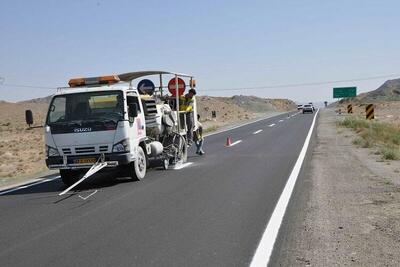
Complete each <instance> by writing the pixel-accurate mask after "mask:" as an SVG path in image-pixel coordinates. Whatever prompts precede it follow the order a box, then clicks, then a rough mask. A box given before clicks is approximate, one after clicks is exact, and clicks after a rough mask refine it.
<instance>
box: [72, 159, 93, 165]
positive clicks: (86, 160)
mask: <svg viewBox="0 0 400 267" xmlns="http://www.w3.org/2000/svg"><path fill="white" fill-rule="evenodd" d="M74 162H75V163H76V164H87V163H96V158H84V159H76V160H74Z"/></svg>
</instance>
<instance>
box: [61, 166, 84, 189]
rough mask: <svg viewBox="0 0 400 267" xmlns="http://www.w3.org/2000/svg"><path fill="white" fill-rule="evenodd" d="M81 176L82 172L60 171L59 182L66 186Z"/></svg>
mask: <svg viewBox="0 0 400 267" xmlns="http://www.w3.org/2000/svg"><path fill="white" fill-rule="evenodd" d="M81 174H82V172H80V171H76V170H63V169H62V170H60V176H61V180H62V181H63V183H64V184H65V185H66V186H70V185H73V184H74V183H76V182H77V181H78V180H79V179H80V178H81V176H80V175H81Z"/></svg>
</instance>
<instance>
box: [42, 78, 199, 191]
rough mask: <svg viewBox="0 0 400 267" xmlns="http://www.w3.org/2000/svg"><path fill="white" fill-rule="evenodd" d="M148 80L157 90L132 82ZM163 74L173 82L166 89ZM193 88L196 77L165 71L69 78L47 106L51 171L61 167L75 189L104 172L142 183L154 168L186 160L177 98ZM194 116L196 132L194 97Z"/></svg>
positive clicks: (184, 131) (183, 122)
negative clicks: (123, 174) (114, 171)
mask: <svg viewBox="0 0 400 267" xmlns="http://www.w3.org/2000/svg"><path fill="white" fill-rule="evenodd" d="M144 76H151V77H153V79H154V77H156V79H157V80H158V81H159V86H158V87H156V86H154V83H153V82H152V81H151V80H149V79H145V80H142V81H140V82H139V84H138V88H135V87H134V86H133V81H134V80H136V79H138V78H142V77H144ZM165 76H170V77H171V78H172V79H171V80H170V81H169V83H168V86H165V85H163V78H164V77H165ZM185 80H186V82H185ZM186 83H188V85H186ZM194 86H195V80H194V79H193V76H191V75H185V74H179V73H173V72H166V71H140V72H130V73H124V74H120V75H111V76H102V77H92V78H77V79H71V80H70V81H69V87H66V88H58V89H57V93H56V94H55V95H54V96H53V98H52V100H51V103H50V106H49V110H48V114H47V119H46V123H45V143H46V164H47V166H48V168H50V169H59V170H60V175H61V179H62V181H63V182H64V183H65V184H66V185H69V186H71V185H74V184H76V183H78V182H79V181H80V180H82V177H83V179H84V178H85V177H88V176H90V175H91V174H92V173H94V172H97V171H99V170H100V169H102V168H122V169H123V170H125V171H126V173H127V174H128V175H129V176H130V177H132V178H133V179H136V180H140V179H143V178H144V177H145V175H146V169H147V168H148V167H150V166H162V167H164V169H167V168H168V165H169V164H177V163H182V162H185V161H186V160H187V148H188V144H187V137H186V135H187V126H186V118H185V116H187V115H188V114H187V113H186V112H183V111H179V108H178V107H179V96H180V95H182V94H184V91H185V89H186V88H187V87H190V88H193V87H194ZM166 88H168V90H169V92H170V93H171V95H166V92H167V91H166V90H165V89H166ZM177 88H178V90H176V89H177ZM193 113H194V114H192V115H194V116H193V119H194V125H195V126H194V127H195V128H196V125H197V115H196V114H197V110H196V101H195V99H194V108H193Z"/></svg>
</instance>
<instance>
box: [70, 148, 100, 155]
mask: <svg viewBox="0 0 400 267" xmlns="http://www.w3.org/2000/svg"><path fill="white" fill-rule="evenodd" d="M95 151H96V150H95V148H94V146H87V147H76V148H75V153H76V154H84V153H94V152H95Z"/></svg>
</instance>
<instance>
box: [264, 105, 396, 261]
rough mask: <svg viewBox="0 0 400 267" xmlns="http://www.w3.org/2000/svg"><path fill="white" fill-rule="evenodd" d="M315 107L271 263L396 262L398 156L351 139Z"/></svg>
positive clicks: (333, 118)
mask: <svg viewBox="0 0 400 267" xmlns="http://www.w3.org/2000/svg"><path fill="white" fill-rule="evenodd" d="M336 116H337V115H336V114H335V113H334V111H333V110H331V109H325V110H322V111H321V112H320V117H319V119H318V126H317V131H316V134H315V135H316V138H315V139H314V140H316V141H315V143H314V144H313V145H312V146H311V148H310V149H309V151H308V157H309V160H308V161H307V162H306V165H305V166H303V169H302V173H301V176H300V177H299V180H298V183H297V185H296V191H295V193H294V195H293V196H292V199H291V203H290V204H289V207H288V210H287V215H286V217H285V219H284V223H283V225H282V227H281V230H280V234H279V237H278V240H277V246H276V247H275V251H274V252H275V253H274V256H273V258H272V259H271V265H272V266H308V265H313V266H400V257H398V254H399V251H400V210H399V204H400V175H399V171H400V163H399V161H390V162H384V161H382V160H380V158H379V156H376V155H373V153H372V152H373V151H372V150H370V149H361V148H356V147H355V146H354V145H353V144H352V140H353V139H354V138H355V134H354V133H353V132H351V131H350V130H347V129H338V128H337V127H336V125H335V121H336Z"/></svg>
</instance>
